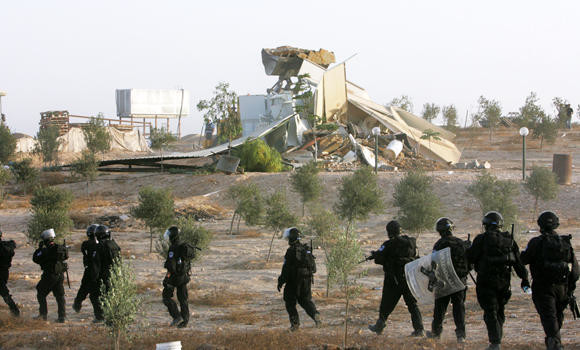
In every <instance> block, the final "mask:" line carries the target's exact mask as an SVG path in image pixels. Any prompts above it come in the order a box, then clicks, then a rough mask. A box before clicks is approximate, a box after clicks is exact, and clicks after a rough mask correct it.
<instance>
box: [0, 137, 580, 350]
mask: <svg viewBox="0 0 580 350" xmlns="http://www.w3.org/2000/svg"><path fill="white" fill-rule="evenodd" d="M470 132H471V133H472V134H469V133H470ZM512 133H517V130H507V131H506V130H503V131H501V132H498V133H497V134H496V135H495V136H494V137H495V140H494V142H492V143H489V136H488V135H487V134H483V135H481V134H477V133H476V134H473V131H469V130H468V131H464V132H462V133H461V134H460V135H459V136H458V140H457V143H458V145H459V146H460V147H461V148H462V149H463V151H464V152H463V158H462V161H469V160H472V159H478V160H480V161H485V160H487V161H490V163H491V164H492V169H491V170H490V171H491V172H492V173H493V174H494V175H496V176H498V177H500V178H502V179H513V180H517V181H520V180H521V168H520V166H521V165H520V164H521V153H520V151H519V148H518V142H519V141H521V140H520V138H519V137H518V136H515V137H513V136H512ZM579 144H580V138H578V135H577V134H576V131H575V132H573V133H568V134H567V135H565V136H562V134H561V135H560V137H559V139H558V141H557V143H556V144H555V145H545V146H544V149H543V150H542V151H540V150H539V149H537V147H538V145H537V144H536V143H535V142H532V143H531V145H530V146H531V148H532V149H531V150H529V152H528V161H529V163H528V164H537V165H542V166H549V165H551V157H552V154H553V153H560V152H562V151H568V152H574V151H575V148H576V146H577V145H579ZM519 147H521V144H520V146H519ZM579 160H580V159H578V154H575V155H574V162H575V163H576V164H580V163H579ZM348 174H349V172H326V173H321V177H322V179H323V182H324V194H323V196H322V197H321V198H322V199H321V204H322V205H323V206H324V207H326V208H331V207H332V205H333V204H334V203H335V202H336V200H337V194H336V192H337V188H338V186H339V182H340V179H341V177H342V176H344V175H348ZM478 174H479V171H478V170H454V169H447V170H437V171H432V172H429V175H431V176H433V178H434V186H435V191H436V193H437V194H438V195H439V196H440V197H441V203H442V208H441V210H442V212H443V213H445V215H447V216H449V217H451V218H452V219H453V220H454V221H455V223H456V226H457V234H458V235H459V236H460V237H463V238H466V236H467V233H471V234H472V237H473V236H474V235H475V234H477V233H479V232H480V230H481V229H480V220H481V212H480V209H479V207H478V205H477V203H476V201H475V200H474V199H473V198H472V197H471V196H470V195H469V194H468V193H467V190H466V187H467V186H468V185H469V184H470V183H471V182H472V181H473V180H474V179H475V177H476V176H477V175H478ZM402 176H403V173H399V172H381V173H380V174H379V183H380V184H381V187H382V188H383V191H384V193H383V197H384V200H385V203H386V204H387V205H386V209H385V211H384V212H383V213H381V214H379V215H373V216H371V217H370V219H369V220H367V221H366V222H361V223H359V224H358V225H357V229H358V231H359V233H360V237H361V243H362V245H363V247H364V250H365V251H367V252H370V250H372V249H376V248H377V247H378V246H379V245H380V244H381V243H382V242H383V241H384V240H385V232H384V225H385V223H386V222H387V221H388V220H390V219H392V218H393V217H394V216H395V215H396V213H397V210H396V208H394V207H393V206H392V204H391V203H392V193H393V187H394V185H395V184H396V183H397V182H398V181H399V180H400V178H401V177H402ZM288 177H289V174H288V173H281V174H255V173H252V174H243V175H222V174H212V175H197V176H192V175H187V174H157V173H155V174H123V173H121V174H119V173H117V174H101V175H100V176H99V178H98V179H97V180H96V181H95V182H94V183H93V184H91V186H90V188H89V191H90V195H91V198H93V199H95V200H94V201H93V202H92V203H87V200H86V184H85V183H84V182H79V183H63V184H59V185H57V186H60V187H62V188H67V189H70V190H71V191H73V192H74V193H75V196H76V200H75V203H74V208H73V212H72V215H73V217H74V218H75V221H77V222H79V225H78V227H79V229H76V230H75V231H74V232H73V233H72V236H71V238H70V240H69V241H67V243H69V242H70V243H69V244H71V245H72V250H71V253H70V259H69V266H70V278H71V287H72V289H70V290H69V289H67V290H66V292H67V296H66V300H67V311H68V322H67V323H66V324H64V325H61V324H57V323H55V322H54V320H55V319H56V304H55V302H54V299H53V298H51V297H50V296H49V322H48V323H45V322H40V321H34V320H32V319H31V318H32V317H33V316H35V315H36V314H37V301H36V296H35V293H36V290H35V285H36V283H37V281H38V279H39V277H40V269H39V268H38V266H37V265H35V264H34V263H32V261H31V256H32V252H33V251H34V248H35V247H33V246H30V245H28V244H27V242H26V238H25V235H24V231H25V230H26V222H27V220H28V219H29V217H30V212H29V209H28V206H27V198H25V197H23V196H22V195H10V196H9V197H8V198H7V200H6V201H5V203H4V204H3V209H2V210H0V224H1V226H2V230H3V231H4V234H5V237H4V238H5V239H14V240H15V241H16V242H17V244H18V249H17V251H16V256H15V257H14V261H13V267H12V269H11V276H10V281H9V284H8V286H9V288H10V290H11V293H12V295H13V296H14V299H15V300H16V302H17V303H18V304H20V305H21V306H22V317H21V318H20V319H12V318H11V317H10V316H9V313H8V308H7V307H6V305H5V304H3V303H0V330H1V332H0V348H1V349H22V348H23V349H76V348H81V349H93V348H94V349H97V348H106V347H108V344H109V339H108V337H107V334H106V331H105V330H104V329H103V328H102V326H93V325H92V324H91V321H92V313H91V307H90V303H88V300H87V301H86V302H85V304H84V308H83V309H82V311H81V312H80V313H78V314H77V313H74V312H73V311H72V308H71V305H72V300H73V298H74V296H75V294H76V291H77V289H78V287H79V284H80V279H81V277H82V261H81V254H80V252H79V248H80V244H81V242H82V240H83V239H84V230H83V229H82V228H81V227H82V226H83V222H86V223H90V222H93V221H94V220H96V218H99V217H103V216H110V215H116V216H118V215H122V214H129V211H130V208H131V206H132V205H134V204H135V203H136V200H137V192H138V190H139V189H140V188H141V187H143V186H145V185H154V186H162V187H168V188H171V189H172V191H173V193H174V195H175V198H176V204H177V207H178V208H179V209H180V210H182V211H195V212H197V213H202V214H203V215H201V214H200V217H203V218H204V221H202V222H201V223H202V225H204V226H205V227H207V228H208V229H210V230H211V231H212V232H213V233H214V239H213V241H212V243H211V245H210V248H209V249H208V250H207V251H206V252H205V254H204V256H203V258H202V259H201V261H200V262H199V263H198V264H197V265H196V266H195V267H194V268H193V279H192V283H191V284H190V286H189V293H190V309H191V311H192V318H191V322H190V325H189V327H188V328H187V329H183V330H176V329H170V328H168V326H167V325H168V323H169V322H170V318H169V315H168V313H167V311H166V308H165V307H164V305H163V304H162V302H161V289H162V286H161V281H162V279H163V276H164V270H163V268H162V265H163V262H162V260H161V258H160V257H159V256H158V255H157V254H156V253H151V254H150V253H149V251H148V248H149V240H148V234H147V230H146V229H145V228H144V227H143V226H142V224H141V223H139V222H137V221H135V220H133V219H131V218H129V219H127V220H126V221H123V222H120V223H118V225H119V227H117V228H115V229H114V230H113V231H114V233H113V234H114V238H115V240H116V241H117V242H118V243H119V245H120V246H121V248H122V249H123V256H124V257H125V258H127V259H128V260H129V261H130V262H131V264H132V266H133V268H134V270H135V273H136V274H137V283H138V286H139V293H140V294H141V296H142V297H143V298H144V306H145V307H144V310H143V314H142V315H141V316H140V317H139V324H138V325H137V326H136V327H135V328H134V329H133V331H132V336H133V339H132V340H131V341H130V342H127V343H125V344H124V346H125V347H126V348H132V349H146V348H149V349H153V348H154V344H155V343H159V342H163V341H171V340H181V341H182V343H183V346H184V348H186V349H196V348H198V347H199V346H200V345H201V344H213V345H215V346H218V347H219V346H222V347H225V348H230V349H247V348H255V349H279V348H280V349H295V348H320V349H322V348H324V347H323V344H341V342H342V331H343V316H344V302H343V299H342V295H341V294H340V293H339V292H338V291H337V290H335V289H331V292H330V295H329V296H328V297H327V296H326V293H325V286H326V269H325V267H324V258H323V254H322V252H321V251H317V252H315V254H316V255H317V257H318V260H317V261H318V267H319V268H318V274H317V275H316V277H315V283H314V286H313V294H314V300H315V302H316V304H317V307H318V308H319V310H320V312H321V314H322V317H323V321H324V325H323V327H322V328H319V329H315V328H314V327H313V322H311V320H309V319H308V318H307V316H306V315H305V314H304V313H303V312H302V311H300V316H301V318H302V325H303V327H302V329H301V330H300V332H298V333H294V334H292V335H291V334H290V333H289V332H288V331H287V329H288V326H289V323H288V319H287V314H286V311H285V309H284V303H283V301H282V295H281V293H278V292H277V291H276V278H277V276H278V274H279V272H280V268H281V266H282V258H283V254H284V252H285V249H286V246H287V243H286V242H285V241H284V240H281V239H276V240H275V241H274V248H273V258H272V261H271V262H269V263H266V261H265V260H266V255H267V251H268V244H269V237H271V232H269V231H268V230H265V229H263V228H256V227H247V226H245V225H244V224H243V223H242V225H241V227H240V233H239V234H236V235H228V230H229V225H230V219H231V215H232V208H231V203H230V202H229V201H228V199H227V197H226V194H225V191H226V190H227V188H228V187H229V186H230V185H232V184H234V183H238V182H254V183H256V184H257V185H258V186H259V187H260V188H261V189H262V190H263V191H264V193H271V192H273V191H274V190H276V189H279V188H281V189H287V191H288V194H289V195H290V197H292V198H293V197H296V196H292V195H291V192H290V190H289V188H288V186H289V185H288ZM55 182H58V181H55ZM579 183H580V172H578V171H577V170H576V169H574V171H573V184H572V185H569V186H562V187H561V191H560V195H559V197H558V199H556V200H554V201H551V202H548V203H540V208H539V209H540V210H544V209H548V208H549V209H551V210H555V211H556V212H557V213H558V214H559V215H560V217H561V222H562V225H561V229H560V232H561V233H570V234H572V235H573V237H574V239H573V241H574V244H575V247H576V249H577V250H578V249H579V248H580V236H578V233H577V231H578V228H579V227H580V217H579V213H580V200H578V198H579V195H580V187H579V185H578V184H579ZM515 201H516V203H517V204H518V206H519V208H520V216H521V217H522V219H523V220H524V227H523V229H522V231H524V232H522V233H521V234H520V238H519V240H520V241H521V242H526V241H527V240H529V238H531V237H533V235H534V234H535V233H533V232H531V233H526V232H525V231H527V229H532V230H533V229H536V227H535V225H534V221H535V220H534V218H533V213H532V210H533V200H532V198H531V197H530V196H529V195H528V194H526V193H525V191H524V190H523V187H522V190H521V191H520V194H519V195H518V196H517V197H516V198H515ZM291 205H292V207H293V208H294V209H295V211H296V213H300V212H301V211H300V204H299V203H298V200H297V198H293V199H291ZM83 220H84V221H83ZM436 239H437V234H436V233H435V232H425V233H423V234H421V235H420V237H419V238H418V243H419V247H420V253H421V254H427V253H428V252H429V251H430V250H431V247H432V246H433V243H434V242H435V240H436ZM362 269H366V270H367V275H366V276H365V277H363V278H361V279H360V282H361V284H362V286H363V288H362V292H361V294H360V295H359V296H358V297H357V298H356V300H354V302H353V304H352V309H351V312H350V319H349V329H350V332H349V336H350V341H349V343H350V344H351V345H353V346H359V347H364V346H369V347H372V348H393V349H431V348H436V349H448V348H456V347H457V345H456V343H455V336H454V332H453V330H454V325H453V321H452V317H451V312H450V311H449V312H448V315H447V319H446V323H445V325H444V332H443V337H442V339H441V340H440V341H439V342H434V341H432V340H427V339H414V338H407V337H406V336H407V335H408V334H410V333H411V331H412V327H411V322H410V319H409V315H408V313H407V311H406V308H405V305H404V303H403V302H402V301H401V302H400V304H399V305H398V306H397V308H396V309H395V312H394V313H393V314H392V316H391V317H390V318H389V321H388V324H387V328H386V330H385V333H384V334H383V335H381V336H378V337H377V336H376V335H374V334H373V333H371V332H370V331H368V330H367V325H368V324H370V323H373V322H374V321H375V319H376V317H377V310H378V305H379V302H380V296H381V287H382V278H383V276H382V271H381V268H380V266H378V265H373V264H372V263H368V264H366V265H364V266H361V270H362ZM512 284H513V288H512V292H513V296H512V299H511V301H510V303H509V304H508V306H507V309H506V315H507V320H506V325H505V330H504V334H505V335H504V342H505V346H504V348H508V349H542V348H543V337H544V335H543V331H542V328H541V325H540V321H539V318H538V316H537V315H536V312H535V309H534V307H533V304H532V301H531V298H530V297H529V296H528V295H526V294H523V293H522V292H521V291H520V289H519V279H517V277H514V279H513V283H512ZM466 306H467V307H466V308H467V331H468V341H467V344H466V345H465V346H464V347H463V348H464V349H481V348H484V347H485V346H486V345H487V341H486V339H487V336H486V331H485V325H484V323H483V320H482V312H481V310H480V308H479V306H478V304H477V301H476V298H475V291H474V286H473V284H472V282H471V281H470V282H469V291H468V294H467V302H466ZM421 311H422V313H423V323H424V325H425V328H426V329H429V327H430V323H431V320H432V305H421ZM579 322H580V320H578V321H575V320H572V319H571V317H570V313H569V312H567V314H566V321H565V323H564V329H563V331H562V334H563V341H564V344H565V345H566V348H567V349H580V339H579V338H578V336H577V331H576V329H577V328H578V325H579ZM206 348H211V347H208V346H206ZM327 348H329V347H327ZM330 348H332V347H330Z"/></svg>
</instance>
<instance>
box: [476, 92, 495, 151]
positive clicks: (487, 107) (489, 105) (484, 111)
mask: <svg viewBox="0 0 580 350" xmlns="http://www.w3.org/2000/svg"><path fill="white" fill-rule="evenodd" d="M477 103H478V104H479V111H478V113H477V117H476V119H478V120H484V121H486V122H487V127H488V128H489V142H491V140H492V137H493V129H494V128H495V126H496V125H497V123H499V119H500V117H501V105H500V103H499V101H497V100H488V99H487V98H485V97H483V96H479V99H478V100H477Z"/></svg>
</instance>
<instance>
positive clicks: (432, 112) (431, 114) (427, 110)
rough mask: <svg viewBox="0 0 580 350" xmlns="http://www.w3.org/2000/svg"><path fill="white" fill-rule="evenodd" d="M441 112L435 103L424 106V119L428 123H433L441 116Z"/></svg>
mask: <svg viewBox="0 0 580 350" xmlns="http://www.w3.org/2000/svg"><path fill="white" fill-rule="evenodd" d="M439 111H441V108H440V107H439V106H437V105H436V104H434V103H425V104H423V113H422V116H423V119H425V120H426V121H428V122H431V121H432V120H433V119H435V118H437V116H438V115H439Z"/></svg>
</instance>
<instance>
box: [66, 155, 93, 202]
mask: <svg viewBox="0 0 580 350" xmlns="http://www.w3.org/2000/svg"><path fill="white" fill-rule="evenodd" d="M71 171H72V173H73V175H76V176H79V177H81V178H84V179H85V181H86V182H87V197H88V196H89V183H90V182H91V181H92V180H94V179H95V178H96V177H97V174H98V172H99V161H98V160H97V157H95V154H94V153H93V152H91V151H86V150H85V151H83V153H82V155H81V157H80V158H79V159H77V160H76V161H75V162H74V163H73V164H72V165H71Z"/></svg>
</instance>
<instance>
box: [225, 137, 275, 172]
mask: <svg viewBox="0 0 580 350" xmlns="http://www.w3.org/2000/svg"><path fill="white" fill-rule="evenodd" d="M234 155H236V156H237V157H239V158H240V166H241V167H243V168H244V170H245V171H256V172H267V173H273V172H279V171H282V169H283V164H282V156H280V153H278V151H276V150H275V149H273V148H271V147H270V146H268V145H267V144H266V142H264V141H263V140H262V139H255V140H251V141H249V140H248V141H246V142H244V143H243V144H242V145H241V146H240V147H239V148H238V150H237V151H236V152H235V154H234Z"/></svg>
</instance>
